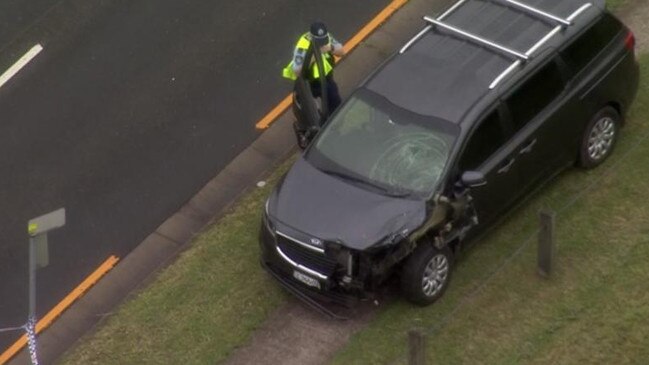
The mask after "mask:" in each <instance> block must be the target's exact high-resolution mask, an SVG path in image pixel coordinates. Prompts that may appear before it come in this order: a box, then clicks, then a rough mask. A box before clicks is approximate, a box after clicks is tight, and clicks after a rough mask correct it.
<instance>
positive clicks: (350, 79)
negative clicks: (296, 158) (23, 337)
mask: <svg viewBox="0 0 649 365" xmlns="http://www.w3.org/2000/svg"><path fill="white" fill-rule="evenodd" d="M450 2H452V1H451V0H410V1H409V2H408V4H406V5H405V6H404V7H403V8H401V9H400V10H399V11H397V12H396V13H395V14H394V15H393V16H392V17H391V18H390V19H388V21H387V22H386V23H385V24H383V25H382V26H381V27H380V28H378V29H377V30H376V31H375V32H374V33H373V34H372V35H370V36H369V37H368V38H367V39H366V40H365V41H363V42H362V43H361V44H360V45H359V46H358V47H357V48H356V49H355V50H354V51H353V52H352V53H351V54H350V55H349V56H348V57H346V58H345V59H344V60H343V62H341V64H340V65H339V67H337V69H336V79H337V80H338V82H339V86H340V89H341V93H342V94H343V96H344V97H345V96H347V95H349V93H350V92H351V91H352V90H353V88H354V87H355V86H356V85H358V84H359V83H360V82H361V81H362V80H363V79H364V78H365V77H367V76H368V72H370V71H371V70H374V69H375V68H376V67H378V66H379V65H380V64H381V62H383V61H384V60H385V58H386V57H387V56H389V55H390V54H392V53H393V52H394V51H395V50H397V49H398V47H400V46H401V45H403V44H404V42H405V41H407V39H408V38H409V37H411V36H412V35H413V34H414V33H415V32H416V31H417V30H419V29H421V28H422V26H423V25H424V23H423V21H422V20H421V17H422V16H423V15H424V14H435V13H436V10H439V9H440V8H441V7H442V6H443V5H445V4H448V3H450ZM292 119H293V117H292V115H291V113H290V112H288V113H284V114H283V115H281V116H280V117H279V118H278V119H277V121H276V122H275V123H273V124H272V125H271V126H270V128H268V129H267V130H266V131H264V133H262V134H261V135H260V136H259V137H258V138H257V139H256V140H255V142H253V143H252V144H251V145H250V146H249V147H248V148H246V149H245V150H244V151H243V152H242V153H241V154H239V155H238V156H237V157H236V158H235V159H234V160H232V161H231V162H230V164H228V165H227V166H226V167H225V168H224V169H223V170H222V171H221V172H220V173H219V174H218V175H217V176H216V177H214V178H213V179H212V180H211V181H209V182H208V183H207V184H206V185H205V186H204V187H203V188H202V189H201V190H200V191H199V192H198V193H197V194H196V195H195V196H194V197H192V198H191V199H190V200H189V201H188V202H187V203H186V204H185V205H184V206H183V207H182V208H181V209H180V210H179V211H178V212H176V213H175V214H174V215H173V216H171V217H170V218H169V219H167V220H166V221H165V222H164V223H162V225H160V226H159V227H158V228H157V229H156V231H155V232H153V233H151V234H150V235H149V236H148V237H147V238H146V239H145V240H144V241H143V242H142V243H141V244H140V245H138V246H137V248H135V249H134V250H133V251H132V252H131V253H130V254H129V255H128V256H126V257H125V258H124V259H123V260H121V262H120V263H119V264H118V265H117V266H116V267H115V268H114V269H113V270H112V271H110V272H109V273H108V274H107V275H106V276H105V277H104V278H103V279H102V280H101V281H100V282H99V283H98V284H97V285H95V286H94V287H93V288H92V289H90V290H89V291H88V293H86V295H84V296H83V297H81V298H80V299H79V300H78V301H77V302H76V303H74V304H73V305H72V306H71V307H70V308H69V309H68V310H67V311H66V312H65V313H63V314H62V315H61V317H59V319H58V320H56V321H55V322H54V323H53V324H52V325H51V326H50V327H49V328H48V329H47V330H46V331H44V332H43V333H42V334H41V335H39V338H38V340H39V359H40V361H41V363H43V364H51V363H54V362H55V361H56V360H57V359H58V358H59V357H61V356H62V355H63V354H64V353H65V352H66V351H67V350H68V349H70V348H72V347H73V346H74V344H75V342H76V341H77V340H78V339H79V338H81V337H82V336H84V335H85V334H86V333H89V331H91V330H93V329H94V327H95V326H96V325H97V324H99V323H101V321H102V320H103V319H104V318H106V317H108V316H110V314H111V313H112V311H113V310H114V309H115V308H116V307H117V306H118V305H119V304H120V303H122V302H123V301H124V300H126V299H127V298H128V297H129V296H130V295H133V294H134V293H135V292H136V291H137V290H138V289H141V288H144V287H146V285H147V284H148V283H150V281H151V280H152V279H153V278H154V277H155V275H156V273H157V272H159V271H160V270H161V269H163V268H165V267H166V266H168V265H170V264H171V263H172V262H173V260H174V259H175V258H176V257H177V256H178V254H179V253H180V252H182V251H183V250H185V249H187V248H188V247H189V246H190V244H191V241H192V239H193V238H194V237H195V236H196V235H197V234H199V233H200V232H201V231H202V230H204V229H205V228H206V227H207V226H208V225H209V224H210V223H212V222H214V221H215V220H217V219H218V218H220V217H222V216H223V215H224V214H225V213H226V212H227V210H228V207H230V206H231V205H232V204H233V203H234V202H236V200H237V199H238V198H239V197H240V196H241V195H242V194H244V193H245V192H246V190H248V189H249V188H251V187H253V186H255V185H254V184H255V183H256V182H257V181H258V180H259V179H260V178H262V177H264V176H266V175H267V174H269V173H270V172H271V171H272V170H273V169H274V168H275V167H276V166H277V165H279V164H280V163H281V162H283V161H285V160H286V158H287V157H288V156H290V155H291V154H292V153H293V152H295V151H296V147H295V136H294V134H293V128H292ZM9 364H12V365H18V364H29V358H28V354H27V353H26V351H25V350H24V349H23V350H22V351H21V352H20V353H19V354H18V355H17V356H16V357H15V358H14V359H13V360H12V361H11V362H10V363H9Z"/></svg>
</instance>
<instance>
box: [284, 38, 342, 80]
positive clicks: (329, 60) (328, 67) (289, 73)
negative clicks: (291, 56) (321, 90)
mask: <svg viewBox="0 0 649 365" xmlns="http://www.w3.org/2000/svg"><path fill="white" fill-rule="evenodd" d="M308 35H309V33H304V34H303V35H302V36H301V37H300V40H298V41H297V45H296V46H295V48H298V49H302V50H304V52H305V53H306V52H307V50H308V49H309V46H310V45H311V40H310V39H309V37H308ZM329 41H330V43H331V36H329ZM322 56H323V57H322V67H323V68H324V73H325V76H326V75H329V73H330V72H331V71H332V70H333V69H334V66H333V65H334V60H333V56H332V55H331V54H330V53H326V54H323V55H322ZM307 63H308V64H310V63H311V61H310V60H304V65H307ZM307 67H310V68H311V69H310V70H309V72H310V73H311V75H310V76H311V78H312V79H313V80H317V79H318V78H320V71H319V70H318V65H317V63H316V62H313V64H310V65H308V66H307ZM282 76H284V77H285V78H287V79H289V80H296V79H297V75H296V74H295V72H293V60H291V62H289V64H288V65H287V66H286V67H284V70H282Z"/></svg>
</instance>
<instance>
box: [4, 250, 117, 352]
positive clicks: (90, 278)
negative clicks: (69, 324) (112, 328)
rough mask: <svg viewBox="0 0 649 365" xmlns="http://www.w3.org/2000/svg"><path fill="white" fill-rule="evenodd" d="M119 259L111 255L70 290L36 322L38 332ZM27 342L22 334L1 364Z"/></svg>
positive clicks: (8, 350)
mask: <svg viewBox="0 0 649 365" xmlns="http://www.w3.org/2000/svg"><path fill="white" fill-rule="evenodd" d="M117 261H119V259H118V258H117V257H115V256H110V257H109V258H108V259H106V261H104V263H103V264H101V265H100V266H99V267H98V268H97V269H96V270H95V271H94V272H93V273H92V274H90V276H88V277H87V278H86V279H85V280H84V281H83V282H81V284H79V286H77V287H76V288H75V289H74V290H72V291H71V292H70V294H68V295H67V296H66V297H65V298H63V300H62V301H61V302H59V304H57V305H56V306H55V307H54V308H52V310H50V311H49V313H47V314H46V315H45V317H43V318H42V319H41V320H40V321H38V323H37V324H36V333H41V332H42V331H43V330H45V329H46V328H47V327H49V326H50V325H51V324H52V323H53V322H54V320H56V318H58V317H59V316H60V315H61V313H63V312H64V311H65V310H66V309H68V307H70V305H72V303H74V302H75V301H76V300H77V299H79V298H80V297H81V296H82V295H83V294H84V293H85V292H86V291H88V289H90V288H91V287H92V286H93V285H95V284H96V283H97V282H98V281H99V279H101V278H102V277H103V276H104V275H106V273H107V272H108V271H110V269H112V268H113V267H114V266H115V264H116V263H117ZM26 344H27V336H26V335H22V336H21V337H20V338H19V339H18V340H17V341H16V342H15V343H14V344H13V345H11V347H9V348H8V349H7V350H6V351H5V352H4V353H3V354H2V355H0V365H2V364H6V363H7V362H8V361H9V360H11V358H12V357H14V356H15V355H16V354H17V353H18V352H20V350H22V348H23V347H25V345H26Z"/></svg>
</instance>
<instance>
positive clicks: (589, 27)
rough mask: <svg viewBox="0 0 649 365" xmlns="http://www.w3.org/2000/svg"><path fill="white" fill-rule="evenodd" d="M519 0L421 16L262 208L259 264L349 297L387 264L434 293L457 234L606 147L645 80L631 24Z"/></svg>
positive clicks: (309, 288)
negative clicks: (419, 26) (411, 34)
mask: <svg viewBox="0 0 649 365" xmlns="http://www.w3.org/2000/svg"><path fill="white" fill-rule="evenodd" d="M521 1H524V0H519V1H514V0H498V1H483V0H460V1H458V2H456V3H455V4H453V6H451V7H450V8H448V10H447V11H445V12H444V13H443V14H441V15H439V16H437V17H436V18H433V17H424V20H425V22H426V26H425V28H424V29H423V30H422V31H421V32H419V33H418V34H416V35H415V36H414V37H413V38H412V39H411V40H410V41H409V42H407V43H406V44H405V45H404V46H403V48H401V49H400V50H399V51H398V52H396V53H395V54H394V55H393V56H392V57H391V58H390V59H389V60H387V61H386V62H385V63H384V64H383V65H382V66H381V67H380V68H379V69H377V70H376V71H375V72H374V73H373V74H372V75H371V76H370V77H369V78H368V79H367V80H366V81H365V82H364V83H363V84H362V85H360V86H359V87H358V88H357V89H356V90H355V91H354V92H353V93H352V95H351V96H350V97H349V98H348V99H347V100H346V102H345V103H344V104H343V105H342V106H341V107H340V108H338V110H337V111H336V112H335V113H334V114H333V115H332V116H331V118H330V119H329V120H328V121H327V123H326V124H325V126H324V127H323V128H322V130H321V131H320V132H319V133H318V135H317V137H316V138H315V139H314V141H313V142H312V143H311V145H310V146H309V147H308V148H307V149H306V150H305V152H304V154H303V155H302V156H301V157H300V158H299V159H298V160H297V161H296V162H295V164H294V165H293V166H292V168H291V169H290V171H288V173H287V174H286V175H285V176H284V177H283V178H282V179H281V181H280V182H279V184H278V185H277V187H276V188H275V190H274V191H273V193H272V194H271V196H270V197H269V199H268V201H267V202H266V205H265V211H264V214H263V222H262V227H261V233H260V244H261V247H262V259H261V261H262V265H263V266H264V267H265V268H266V269H267V270H268V271H269V272H270V273H271V274H272V275H273V276H274V277H275V278H276V279H278V280H279V281H280V282H281V283H282V284H283V285H284V286H285V287H286V288H288V289H289V290H290V291H292V292H293V293H295V294H297V295H298V296H300V297H302V298H303V299H308V300H313V299H317V300H318V301H319V300H321V299H325V300H330V301H334V302H343V303H344V302H346V301H348V300H349V298H358V297H361V296H364V295H366V294H368V293H372V292H374V291H375V290H376V289H377V288H378V286H379V285H381V283H382V282H384V281H385V279H387V278H388V277H390V276H391V275H392V274H393V273H396V274H397V275H399V278H400V280H401V287H402V291H403V294H404V295H405V296H406V297H407V298H408V299H409V300H411V301H413V302H414V303H417V304H421V305H425V304H429V303H432V302H433V301H435V300H436V299H438V298H439V297H440V296H441V295H442V294H443V293H444V291H445V289H446V288H447V286H448V283H449V279H450V275H451V269H452V266H453V256H454V254H456V253H457V252H458V251H459V250H460V249H461V247H462V246H463V243H464V242H466V241H467V240H468V239H470V238H471V237H474V236H475V235H476V234H477V233H478V232H480V231H482V230H483V229H484V228H486V227H488V226H490V225H493V224H494V223H495V221H496V219H497V218H498V217H500V216H502V215H503V214H504V213H505V212H506V211H507V210H508V209H510V208H511V207H512V205H513V204H514V203H515V202H516V201H517V200H520V198H521V197H523V196H524V195H525V194H526V193H529V192H530V191H531V190H532V189H533V188H534V187H536V186H538V185H539V184H541V183H543V182H545V181H547V180H548V179H550V178H552V177H553V176H555V175H556V174H557V173H558V172H559V171H561V170H562V169H564V168H566V167H569V166H572V165H575V164H576V165H578V166H581V167H584V168H592V167H594V166H597V165H598V164H600V163H601V162H602V161H604V160H605V159H606V158H607V157H608V156H609V155H610V154H611V152H612V151H613V148H614V147H615V142H616V140H617V137H618V134H619V133H620V128H621V127H622V126H623V124H624V118H623V116H624V115H625V113H626V112H627V110H628V109H629V106H630V105H631V103H632V101H633V99H634V97H635V93H636V90H637V87H638V76H639V75H638V73H639V68H638V63H637V61H636V58H635V54H634V46H635V45H634V43H635V40H634V36H633V34H632V33H631V32H630V31H629V29H628V28H627V27H625V26H624V25H623V24H622V23H621V22H620V21H619V20H618V19H617V18H615V17H614V16H613V15H612V14H610V13H609V12H608V11H607V10H606V9H605V4H604V1H603V0H591V2H585V0H526V1H527V2H526V3H522V2H521ZM305 99H306V98H305Z"/></svg>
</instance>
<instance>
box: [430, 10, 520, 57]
mask: <svg viewBox="0 0 649 365" xmlns="http://www.w3.org/2000/svg"><path fill="white" fill-rule="evenodd" d="M424 20H426V21H427V22H428V23H431V24H433V25H437V26H439V27H442V28H444V29H447V30H450V31H452V32H454V33H456V34H459V35H461V36H463V37H465V38H468V39H471V40H473V41H476V42H478V43H481V44H484V45H486V46H489V47H491V48H493V49H496V50H498V51H501V52H505V53H507V54H510V55H512V56H516V57H517V58H520V59H522V60H525V61H527V60H528V59H529V57H528V56H527V55H525V54H523V53H522V52H518V51H515V50H513V49H511V48H507V47H505V46H503V45H500V44H498V43H495V42H492V41H490V40H487V39H484V38H482V37H480V36H477V35H475V34H471V33H469V32H467V31H464V30H462V29H459V28H456V27H453V26H451V25H448V24H446V23H444V22H442V21H439V20H436V19H433V18H431V17H428V16H425V17H424Z"/></svg>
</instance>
